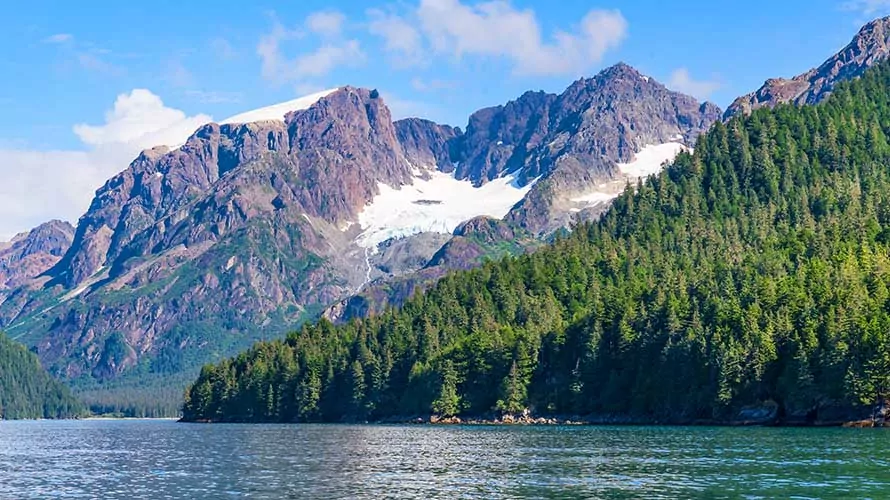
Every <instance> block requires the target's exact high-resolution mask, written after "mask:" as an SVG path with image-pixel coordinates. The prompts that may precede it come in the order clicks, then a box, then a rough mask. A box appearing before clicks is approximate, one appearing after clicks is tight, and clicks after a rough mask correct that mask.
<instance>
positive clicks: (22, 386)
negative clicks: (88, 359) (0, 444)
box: [0, 333, 84, 420]
mask: <svg viewBox="0 0 890 500" xmlns="http://www.w3.org/2000/svg"><path fill="white" fill-rule="evenodd" d="M83 413H84V409H83V406H82V405H81V404H80V402H78V401H77V400H76V399H75V398H74V397H73V396H72V395H71V391H70V390H69V389H68V388H67V387H65V385H64V384H62V383H61V382H58V381H56V380H55V379H53V378H52V377H51V376H50V375H49V374H48V373H47V372H46V371H45V370H44V369H43V368H42V367H41V366H40V362H39V361H38V359H37V356H35V355H34V354H33V353H31V352H29V351H28V350H27V349H26V348H25V346H23V345H21V344H19V343H16V342H13V341H12V340H10V339H9V337H7V336H6V335H4V334H2V333H0V420H17V419H25V418H27V419H36V418H71V417H76V416H80V415H82V414H83Z"/></svg>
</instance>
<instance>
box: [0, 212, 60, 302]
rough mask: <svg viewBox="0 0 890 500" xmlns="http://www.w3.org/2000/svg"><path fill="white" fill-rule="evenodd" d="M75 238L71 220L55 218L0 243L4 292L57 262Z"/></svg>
mask: <svg viewBox="0 0 890 500" xmlns="http://www.w3.org/2000/svg"><path fill="white" fill-rule="evenodd" d="M73 238H74V227H72V226H71V224H69V223H67V222H64V221H60V220H52V221H49V222H46V223H43V224H41V225H39V226H37V227H35V228H34V229H32V230H30V231H28V232H25V233H20V234H18V235H16V236H15V237H14V238H13V239H12V240H11V241H9V242H6V243H0V293H2V292H3V291H4V290H9V289H11V288H15V287H16V286H20V285H22V284H23V283H25V282H26V281H28V280H29V279H32V278H34V277H36V276H38V275H40V274H42V273H43V272H44V271H46V270H47V269H49V268H50V267H52V266H53V265H55V264H56V262H58V261H59V259H61V257H62V255H63V254H64V253H65V251H66V250H68V247H69V246H70V245H71V241H72V239H73Z"/></svg>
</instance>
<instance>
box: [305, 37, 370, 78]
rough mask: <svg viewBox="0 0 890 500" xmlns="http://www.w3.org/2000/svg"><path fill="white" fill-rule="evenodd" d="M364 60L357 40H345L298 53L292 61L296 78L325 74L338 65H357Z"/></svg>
mask: <svg viewBox="0 0 890 500" xmlns="http://www.w3.org/2000/svg"><path fill="white" fill-rule="evenodd" d="M364 61H365V54H364V53H363V52H362V49H361V45H359V42H358V40H347V41H345V42H343V43H340V44H337V45H323V46H321V47H319V48H318V49H316V50H315V51H313V52H310V53H308V54H303V55H300V56H299V57H297V59H296V60H295V61H294V73H295V76H297V77H298V78H307V77H319V76H325V75H327V74H328V73H330V72H331V71H333V70H334V69H335V68H337V67H338V66H357V65H360V64H362V63H364Z"/></svg>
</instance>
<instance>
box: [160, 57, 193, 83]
mask: <svg viewBox="0 0 890 500" xmlns="http://www.w3.org/2000/svg"><path fill="white" fill-rule="evenodd" d="M164 73H165V74H164V80H166V81H167V82H168V83H170V85H173V86H174V87H180V88H187V87H194V85H195V75H193V74H192V72H191V71H189V69H188V68H186V67H185V65H184V64H182V61H179V60H176V59H173V60H170V61H167V63H166V65H165V67H164Z"/></svg>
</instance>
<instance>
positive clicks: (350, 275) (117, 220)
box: [0, 64, 720, 415]
mask: <svg viewBox="0 0 890 500" xmlns="http://www.w3.org/2000/svg"><path fill="white" fill-rule="evenodd" d="M719 117H720V112H719V110H718V109H717V108H716V107H714V106H713V105H710V104H701V103H698V102H697V101H695V100H694V99H693V98H691V97H688V96H684V95H682V94H678V93H675V92H671V91H669V90H667V89H666V88H665V87H664V86H663V85H661V84H659V83H657V82H655V81H654V80H652V79H650V78H648V77H646V76H644V75H642V74H640V73H639V72H637V71H636V70H634V69H632V68H630V67H629V66H627V65H624V64H620V65H616V66H614V67H612V68H609V69H607V70H605V71H603V72H602V73H600V74H599V75H597V76H595V77H594V78H590V79H581V80H578V81H577V82H575V83H573V84H572V85H571V86H570V87H569V88H568V89H567V90H566V91H565V92H564V93H563V94H560V95H552V94H545V93H543V92H529V93H526V94H524V95H522V96H521V97H520V98H519V99H517V100H515V101H512V102H510V103H507V104H506V105H503V106H496V107H493V108H487V109H484V110H480V111H478V112H476V113H474V114H473V115H472V116H471V117H470V119H469V123H468V125H467V127H466V130H461V129H458V128H453V127H449V126H445V125H439V124H436V123H433V122H430V121H427V120H422V119H407V120H400V121H396V122H393V120H392V118H391V115H390V112H389V109H388V108H387V106H386V105H385V103H384V101H383V99H382V98H381V97H380V95H379V93H378V92H377V91H376V90H368V89H359V88H353V87H343V88H339V89H331V90H328V91H324V92H321V93H318V94H315V95H312V96H307V97H305V98H301V99H298V100H295V101H290V102H288V103H282V104H280V105H275V106H271V107H268V108H263V109H260V110H255V111H250V112H247V113H243V114H241V115H238V116H235V117H232V118H230V119H227V120H223V121H222V122H220V123H210V124H207V125H204V126H202V127H201V128H200V129H198V130H197V131H196V132H195V133H194V134H192V135H191V137H188V138H183V142H182V144H177V145H172V146H170V145H167V146H158V147H155V148H152V149H150V150H146V151H144V152H143V153H142V154H140V155H139V157H138V158H136V159H135V160H134V161H133V162H132V163H131V164H130V166H129V167H128V168H126V169H125V170H123V171H122V172H121V173H119V174H118V175H116V176H114V177H113V178H111V179H109V180H108V181H107V182H106V183H105V185H104V186H102V187H101V188H99V190H98V191H97V192H96V195H95V197H94V199H93V201H92V203H91V205H90V208H89V209H88V211H87V212H86V213H85V214H84V215H83V217H81V219H80V221H79V222H78V225H77V229H76V232H75V234H74V237H73V241H72V243H71V245H70V248H69V249H68V250H67V251H66V252H65V254H64V256H63V257H62V258H61V259H60V260H59V261H58V262H57V263H56V264H55V265H54V266H53V267H52V268H51V269H49V270H47V271H46V272H45V273H43V275H41V276H40V277H39V278H37V279H35V280H32V281H30V282H28V283H26V284H24V285H22V286H19V287H18V288H15V289H13V290H10V292H9V293H8V297H7V298H6V300H5V301H4V302H3V303H2V304H0V326H2V327H4V328H5V329H6V330H7V331H9V332H11V333H12V334H14V335H16V336H17V338H20V339H22V341H23V342H25V343H26V344H28V345H29V346H33V347H34V349H35V350H36V352H37V353H38V355H39V356H40V358H41V361H42V362H43V363H44V365H45V366H47V367H48V369H49V370H50V371H51V372H52V373H53V374H54V375H56V376H59V377H61V378H63V379H66V380H69V381H71V382H72V384H73V385H74V386H75V387H76V388H77V390H78V392H79V394H81V395H85V397H87V396H88V397H87V399H88V400H89V402H90V403H92V404H94V406H98V407H101V409H102V411H112V412H116V411H122V410H123V408H127V410H126V411H130V409H132V408H133V404H132V402H134V401H138V399H139V398H140V397H143V398H144V399H145V400H146V401H147V404H148V405H149V406H150V407H152V408H159V410H158V411H160V412H161V413H163V412H165V411H167V412H170V413H173V412H175V411H177V408H176V406H177V403H176V402H175V401H171V402H170V403H169V405H170V406H169V407H168V408H166V410H165V409H163V408H161V406H163V401H164V400H165V399H169V398H166V396H165V397H161V396H159V394H161V392H162V391H166V390H167V389H169V388H170V387H179V388H182V387H184V385H185V383H186V382H187V380H189V379H190V378H191V377H193V376H194V375H195V374H196V373H197V370H198V367H200V366H201V365H202V364H204V363H206V362H208V361H215V360H219V359H222V358H223V357H224V356H227V355H230V354H232V353H234V352H237V351H239V350H243V349H245V348H247V347H248V346H249V345H251V344H252V343H253V342H255V341H256V340H260V339H266V338H272V337H280V336H281V335H282V333H283V332H284V331H287V330H288V329H291V328H293V327H294V326H296V325H299V324H300V323H301V322H303V321H306V320H310V319H315V318H317V317H318V316H319V315H320V314H321V313H322V310H323V309H324V308H325V307H327V306H329V305H331V304H337V303H338V302H339V301H341V300H344V299H346V298H348V297H352V296H354V295H355V294H356V293H357V292H360V291H363V290H373V289H375V288H374V287H386V286H389V285H391V292H386V293H381V294H380V296H381V300H383V301H386V303H392V304H398V303H401V302H402V301H403V300H404V299H405V298H406V297H407V296H409V295H410V294H411V293H412V292H413V290H414V289H418V288H424V287H426V286H428V284H429V283H431V282H433V281H435V279H437V278H438V277H440V276H442V275H443V274H444V273H445V272H446V271H447V270H449V269H454V268H469V267H473V266H476V265H479V264H481V263H482V262H484V261H485V260H486V259H487V258H492V257H499V256H502V255H505V254H519V253H523V252H525V251H527V250H528V249H530V248H534V247H535V246H537V245H538V244H539V241H540V240H541V239H546V238H549V237H550V236H551V235H552V234H553V233H554V231H557V230H559V229H560V228H562V227H564V226H566V225H567V224H569V223H570V222H571V221H573V220H575V219H578V218H590V217H595V216H597V215H598V214H599V213H601V212H602V210H603V209H604V207H605V206H607V205H608V202H609V200H611V199H612V198H614V197H615V196H617V195H618V194H619V193H620V192H621V191H622V190H623V189H624V188H625V186H626V185H627V183H628V182H633V183H635V182H636V181H637V179H638V178H640V177H641V176H645V175H648V174H650V173H653V172H657V171H658V170H659V169H660V167H661V164H662V162H663V161H665V160H668V159H671V158H673V157H674V156H675V155H676V154H677V153H678V152H680V151H681V150H683V149H686V145H685V144H691V143H692V141H693V140H694V139H695V137H697V135H698V134H699V133H701V132H702V131H703V130H705V129H706V128H707V126H708V125H709V124H710V123H712V122H713V121H715V120H716V119H718V118H719ZM480 217H481V219H480ZM467 221H475V222H472V223H468V222H467ZM455 231H457V232H456V233H455ZM511 240H515V241H512V242H511ZM378 290H379V289H378ZM378 304H379V303H378ZM377 307H379V305H375V306H373V307H371V308H368V310H371V309H375V308H377ZM359 308H360V307H359ZM352 309H356V308H352ZM140 394H141V395H142V396H140ZM115 398H118V399H117V400H118V401H121V404H120V406H115V405H116V403H115ZM152 411H154V410H152ZM152 414H153V415H155V414H156V413H152Z"/></svg>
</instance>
